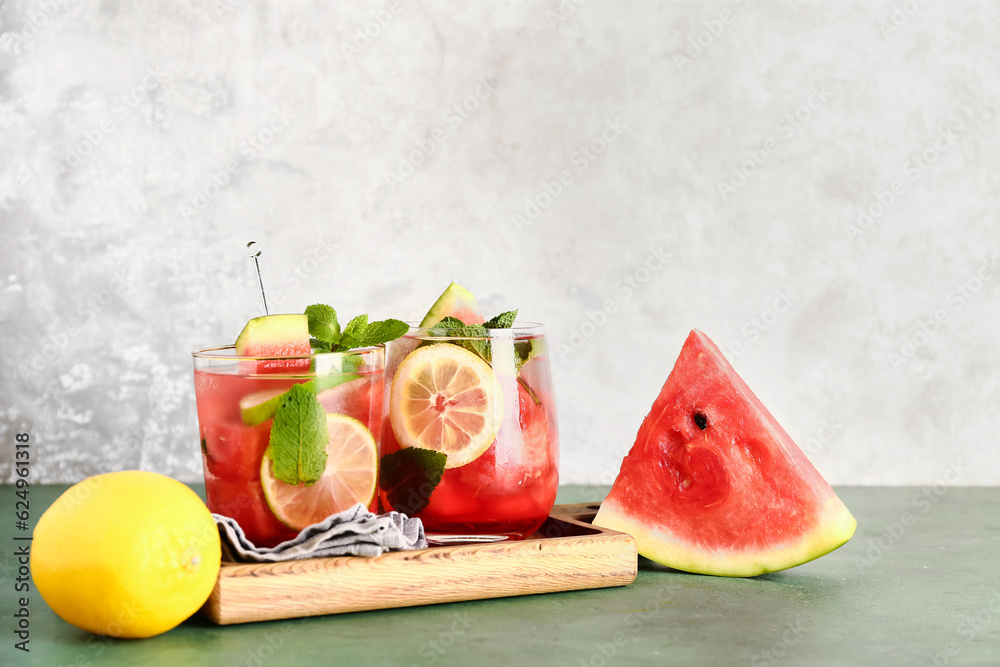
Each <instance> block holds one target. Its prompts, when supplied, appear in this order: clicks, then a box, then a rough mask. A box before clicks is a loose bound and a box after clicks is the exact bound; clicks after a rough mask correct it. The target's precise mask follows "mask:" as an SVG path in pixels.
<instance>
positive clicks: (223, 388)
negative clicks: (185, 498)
mask: <svg viewBox="0 0 1000 667" xmlns="http://www.w3.org/2000/svg"><path fill="white" fill-rule="evenodd" d="M193 356H194V387H195V400H196V402H197V408H198V424H199V431H200V440H201V453H202V463H203V467H204V472H205V495H206V500H207V504H208V508H209V509H210V510H211V511H212V512H215V513H217V514H222V515H225V516H229V517H232V518H233V519H235V520H236V522H237V523H239V524H240V527H242V528H243V531H244V532H245V533H246V536H247V538H248V539H249V540H250V541H251V542H253V543H254V544H255V545H257V546H265V547H270V546H275V545H277V544H279V543H280V542H283V541H285V540H287V539H290V538H292V537H295V535H296V534H298V532H299V530H300V529H301V528H304V527H305V526H301V525H297V524H296V518H301V517H302V516H308V513H309V512H310V511H315V509H316V508H319V509H320V510H321V511H327V510H329V511H327V514H333V513H335V512H338V511H342V510H344V509H348V508H349V507H350V506H352V505H353V504H354V502H350V501H351V500H353V501H355V502H361V503H362V504H364V505H366V506H367V507H368V508H369V509H371V510H375V509H377V506H378V498H377V494H376V493H375V489H376V488H377V487H376V485H377V481H376V475H377V457H378V442H379V438H380V437H381V434H382V419H383V415H384V412H385V410H384V408H383V405H382V401H383V396H384V391H383V374H384V370H385V349H384V346H381V345H379V346H376V347H368V348H359V349H356V350H350V351H347V352H314V353H312V354H308V355H297V356H276V357H263V356H239V355H237V354H236V350H235V347H234V346H232V345H229V346H223V347H213V348H208V349H204V350H199V351H197V352H194V353H193ZM305 383H308V388H309V389H310V390H312V391H314V392H315V394H316V397H317V399H319V402H320V404H321V405H322V406H323V410H324V412H325V413H326V414H327V415H328V424H334V425H335V426H339V427H340V428H339V430H338V429H337V428H335V427H333V426H331V427H330V430H329V433H330V434H331V440H330V444H329V446H328V447H327V454H328V458H327V464H326V470H325V471H324V475H327V473H334V475H336V474H339V472H338V470H337V468H336V466H337V465H338V463H337V462H338V461H341V462H342V459H343V457H341V456H340V454H342V453H343V452H342V451H340V450H338V447H342V446H343V447H347V446H348V445H345V444H344V443H342V442H337V441H335V439H334V438H335V435H334V434H335V433H343V432H344V430H345V429H344V426H345V425H346V428H347V431H348V432H349V433H351V434H353V435H355V436H357V434H359V433H360V434H361V436H363V437H361V438H360V440H361V441H362V450H363V449H364V447H367V446H368V443H370V440H367V437H368V436H367V435H366V434H364V429H367V431H368V432H369V433H370V436H371V438H373V439H374V442H375V447H374V450H373V453H372V454H371V457H370V461H369V463H365V461H364V460H362V461H361V462H360V463H359V462H358V457H357V456H354V457H353V463H351V465H353V466H354V468H350V466H346V467H347V468H349V470H348V473H350V475H353V477H336V478H332V477H328V478H326V479H321V480H320V481H319V482H316V484H317V485H320V484H323V486H317V487H316V488H315V489H311V490H310V487H309V486H305V485H302V484H299V485H294V486H293V485H285V483H284V482H273V481H272V482H266V480H264V481H262V473H263V472H264V471H263V470H262V466H263V465H264V460H263V459H264V452H265V450H266V449H267V447H268V444H269V442H270V437H271V426H272V423H273V421H274V420H273V415H274V411H275V409H276V407H277V403H278V402H280V400H281V396H282V395H283V394H284V393H285V392H287V391H288V390H289V389H290V388H291V387H292V385H295V384H305ZM329 415H344V416H346V417H349V418H351V419H353V420H357V422H360V426H359V425H358V424H357V423H356V422H353V421H351V420H346V419H338V420H333V421H332V422H331V421H330V418H329ZM358 440H359V438H358V437H353V438H351V439H350V443H349V445H350V446H351V447H354V448H357V447H358V444H357V443H358ZM361 454H364V451H361ZM361 458H362V459H364V457H363V456H362V457H361ZM267 464H268V465H270V463H269V461H268V463H267ZM369 464H370V469H369V470H365V469H364V468H365V466H368V465H369ZM342 467H344V466H342ZM348 473H344V475H347V474H348ZM359 480H360V481H359ZM365 480H368V481H365ZM342 481H346V482H347V484H346V485H345V484H342V483H341V482H342ZM351 484H354V487H353V490H355V491H356V490H357V489H359V488H360V489H362V491H360V492H356V493H355V494H354V495H355V496H356V497H352V495H351V491H352V487H351ZM366 484H370V487H371V488H370V493H369V492H368V491H364V490H363V489H364V488H365V485H366ZM281 485H285V486H287V487H291V488H284V487H283V486H281ZM359 485H360V486H359ZM265 486H267V488H266V489H265ZM345 487H346V488H347V489H348V490H346V491H345ZM295 490H298V491H301V492H303V493H299V494H298V496H297V495H296V494H297V492H296V491H295ZM306 490H309V492H308V493H305V491H306ZM327 490H329V493H328V494H327V493H326V491H327ZM320 492H322V493H320ZM358 493H360V496H359V495H358ZM345 498H346V499H347V500H345ZM296 503H298V505H296ZM340 505H346V506H344V507H340ZM275 510H277V512H278V514H279V515H282V516H283V517H284V521H283V520H282V519H279V518H278V516H277V515H276V512H275ZM323 518H324V517H316V521H321V520H322V519H323Z"/></svg>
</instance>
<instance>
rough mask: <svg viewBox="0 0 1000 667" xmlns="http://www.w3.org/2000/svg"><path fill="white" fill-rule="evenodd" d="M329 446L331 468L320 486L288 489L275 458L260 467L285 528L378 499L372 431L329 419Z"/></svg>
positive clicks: (298, 526) (266, 490)
mask: <svg viewBox="0 0 1000 667" xmlns="http://www.w3.org/2000/svg"><path fill="white" fill-rule="evenodd" d="M326 427H327V431H328V432H329V434H330V442H329V443H327V446H326V456H327V458H326V469H325V470H324V471H323V475H322V477H320V478H319V479H318V480H317V481H316V483H314V484H311V485H309V486H306V485H304V484H287V483H285V482H282V481H281V480H280V479H277V478H276V477H275V476H274V474H273V473H272V471H271V467H272V464H271V458H270V457H268V456H265V457H264V458H263V460H262V461H261V466H260V481H261V484H262V485H263V487H264V497H265V498H267V504H268V507H270V508H271V512H273V513H274V516H275V517H277V519H278V520H279V521H281V523H283V524H285V525H286V526H288V527H289V528H291V529H293V530H302V529H303V528H305V527H306V526H311V525H312V524H314V523H319V522H320V521H323V520H324V519H325V518H327V517H328V516H330V515H331V514H336V513H337V512H343V511H344V510H346V509H349V508H350V507H352V506H353V505H354V504H355V503H361V504H362V505H364V506H365V507H368V506H369V505H371V502H372V500H373V499H374V498H375V477H376V471H377V470H378V447H377V446H376V444H375V439H374V438H373V437H372V434H371V432H370V431H369V430H368V429H367V428H366V427H365V425H364V424H362V423H361V422H359V421H358V420H357V419H354V418H352V417H348V416H346V415H336V414H327V416H326Z"/></svg>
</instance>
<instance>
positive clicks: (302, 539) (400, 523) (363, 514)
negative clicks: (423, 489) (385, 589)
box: [212, 503, 427, 563]
mask: <svg viewBox="0 0 1000 667" xmlns="http://www.w3.org/2000/svg"><path fill="white" fill-rule="evenodd" d="M212 517H213V518H214V519H215V523H216V525H217V526H218V527H219V537H221V538H222V560H227V561H230V562H234V563H276V562H279V561H285V560H299V559H302V558H323V557H327V556H378V555H381V554H383V553H385V552H386V551H405V550H408V549H424V548H426V547H427V538H426V537H425V536H424V524H423V523H422V522H421V521H420V519H411V518H409V517H407V516H406V515H405V514H400V513H399V512H389V513H387V514H382V515H377V514H373V513H372V512H369V511H368V510H367V509H365V506H364V505H362V504H361V503H358V504H357V505H355V506H354V507H352V508H350V509H348V510H344V511H343V512H341V513H339V514H334V515H332V516H329V517H327V518H326V520H325V521H322V522H320V523H314V524H313V525H311V526H307V527H306V528H303V529H302V532H300V533H299V534H298V535H296V536H295V537H294V538H292V539H290V540H288V541H285V542H282V543H281V544H279V545H278V546H276V547H269V548H265V547H258V546H255V545H254V543H253V542H251V541H250V540H248V539H247V537H246V535H245V534H244V533H243V529H242V528H240V526H239V524H238V523H236V521H235V520H234V519H231V518H229V517H228V516H222V515H221V514H212Z"/></svg>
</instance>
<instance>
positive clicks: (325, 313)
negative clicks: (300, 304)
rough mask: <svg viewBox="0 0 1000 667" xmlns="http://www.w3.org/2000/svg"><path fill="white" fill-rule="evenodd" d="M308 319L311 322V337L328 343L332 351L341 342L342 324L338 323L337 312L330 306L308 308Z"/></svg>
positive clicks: (317, 305) (314, 305) (322, 305)
mask: <svg viewBox="0 0 1000 667" xmlns="http://www.w3.org/2000/svg"><path fill="white" fill-rule="evenodd" d="M306 318H307V320H308V322H309V335H310V336H312V337H313V338H315V339H317V340H320V341H322V342H324V343H326V345H325V346H321V347H325V348H326V349H330V348H331V347H333V346H334V345H336V344H337V343H338V342H340V323H339V322H338V321H337V311H336V310H334V309H333V308H331V307H330V306H327V305H324V304H322V303H316V304H313V305H311V306H309V307H307V308H306Z"/></svg>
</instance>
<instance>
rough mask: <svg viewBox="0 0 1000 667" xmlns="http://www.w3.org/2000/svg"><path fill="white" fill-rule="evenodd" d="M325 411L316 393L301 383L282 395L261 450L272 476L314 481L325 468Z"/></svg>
mask: <svg viewBox="0 0 1000 667" xmlns="http://www.w3.org/2000/svg"><path fill="white" fill-rule="evenodd" d="M329 441H330V434H329V432H328V431H327V429H326V412H325V411H324V410H323V406H322V405H321V404H320V402H319V400H318V399H317V398H316V395H315V394H314V393H313V392H312V390H311V389H310V388H308V387H305V386H303V385H301V384H296V385H292V388H291V389H289V390H288V391H287V392H285V393H284V394H283V395H282V399H281V403H280V404H279V405H278V409H277V411H276V412H275V413H274V423H273V424H272V425H271V440H270V442H269V443H268V446H267V451H266V452H265V453H264V454H265V456H268V457H269V458H270V459H271V461H272V462H273V464H274V465H273V468H272V469H273V472H274V476H275V477H276V478H278V479H280V480H281V481H282V482H285V483H286V484H305V485H306V486H309V485H311V484H314V483H315V482H316V481H317V480H319V478H320V477H321V476H322V475H323V471H324V470H326V446H327V443H328V442H329Z"/></svg>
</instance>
